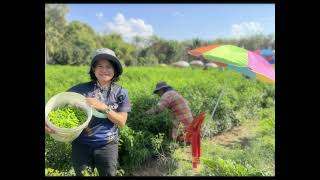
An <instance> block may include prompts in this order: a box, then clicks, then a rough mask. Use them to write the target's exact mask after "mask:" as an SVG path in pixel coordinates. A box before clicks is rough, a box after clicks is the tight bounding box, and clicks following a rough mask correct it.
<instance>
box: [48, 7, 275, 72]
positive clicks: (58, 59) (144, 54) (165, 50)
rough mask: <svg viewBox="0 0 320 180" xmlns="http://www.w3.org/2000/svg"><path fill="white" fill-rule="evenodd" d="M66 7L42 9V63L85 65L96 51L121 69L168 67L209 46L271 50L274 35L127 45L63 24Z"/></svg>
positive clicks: (77, 24) (141, 40) (114, 36)
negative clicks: (108, 53)
mask: <svg viewBox="0 0 320 180" xmlns="http://www.w3.org/2000/svg"><path fill="white" fill-rule="evenodd" d="M68 12H69V9H68V6H67V5H66V4H46V5H45V47H46V52H45V53H46V63H47V64H61V65H76V66H78V65H89V63H90V60H91V56H92V52H93V51H94V50H95V49H97V48H100V47H108V48H110V49H112V50H114V51H115V53H116V55H117V56H118V58H119V59H120V60H121V63H123V65H125V66H148V65H157V64H171V63H173V62H177V61H180V60H184V61H188V62H189V61H191V60H193V59H195V57H192V56H190V55H188V50H190V49H194V48H197V47H200V46H204V45H209V44H231V45H236V46H239V47H242V48H245V49H248V50H252V51H254V50H258V49H274V48H275V43H274V41H275V40H274V39H275V38H274V34H268V35H265V34H256V35H252V36H248V37H243V38H218V39H214V40H209V41H208V40H201V39H199V38H192V39H190V40H184V41H176V40H167V39H164V38H161V37H158V36H156V35H153V36H151V37H149V38H144V37H140V36H135V37H134V38H133V40H132V41H131V42H130V43H129V42H126V41H125V40H124V38H123V37H122V35H121V34H118V33H109V34H99V33H97V32H95V31H94V30H93V28H92V27H90V25H88V24H86V23H84V22H80V21H71V22H67V21H66V18H65V17H66V15H67V14H68Z"/></svg>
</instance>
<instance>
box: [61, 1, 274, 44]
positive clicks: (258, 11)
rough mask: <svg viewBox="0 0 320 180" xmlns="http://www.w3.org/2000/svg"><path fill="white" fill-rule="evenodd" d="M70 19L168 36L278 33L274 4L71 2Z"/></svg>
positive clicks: (102, 28)
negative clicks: (276, 30)
mask: <svg viewBox="0 0 320 180" xmlns="http://www.w3.org/2000/svg"><path fill="white" fill-rule="evenodd" d="M68 7H69V13H68V15H67V20H68V21H69V22H70V21H72V20H79V21H81V22H85V23H87V24H89V25H90V26H91V27H92V28H93V29H94V30H95V31H96V32H99V33H110V32H118V33H120V34H122V35H123V37H124V38H125V39H126V40H128V41H130V39H131V38H132V37H133V36H135V35H140V36H143V37H150V36H151V35H157V36H159V37H161V38H164V39H170V40H179V41H181V40H186V39H192V38H200V39H202V40H214V39H216V38H231V37H243V36H247V35H251V34H255V33H263V34H270V33H274V32H275V6H274V4H69V5H68Z"/></svg>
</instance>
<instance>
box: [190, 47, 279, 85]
mask: <svg viewBox="0 0 320 180" xmlns="http://www.w3.org/2000/svg"><path fill="white" fill-rule="evenodd" d="M198 49H200V48H198ZM201 50H202V51H201V52H202V54H201V56H202V57H203V58H205V59H207V60H209V61H210V60H211V61H214V62H220V63H224V64H226V65H227V68H228V69H232V70H235V71H238V72H241V73H243V74H244V75H246V76H249V77H251V78H257V79H258V80H261V81H263V82H267V83H274V81H275V71H274V68H273V67H272V65H271V64H270V63H269V62H268V61H267V60H265V59H264V58H263V57H262V56H261V55H259V54H257V53H254V52H251V51H248V50H246V49H243V48H240V47H237V46H233V45H215V46H213V45H210V46H207V48H206V47H202V48H201ZM194 52H200V51H193V50H191V51H190V52H189V54H192V53H194Z"/></svg>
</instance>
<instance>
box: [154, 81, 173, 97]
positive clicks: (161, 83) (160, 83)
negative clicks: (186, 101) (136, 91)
mask: <svg viewBox="0 0 320 180" xmlns="http://www.w3.org/2000/svg"><path fill="white" fill-rule="evenodd" d="M167 87H169V88H171V86H169V85H167V83H166V82H164V81H160V82H158V83H157V85H156V89H155V90H154V91H153V93H154V94H155V93H157V92H158V91H160V90H161V89H163V88H167Z"/></svg>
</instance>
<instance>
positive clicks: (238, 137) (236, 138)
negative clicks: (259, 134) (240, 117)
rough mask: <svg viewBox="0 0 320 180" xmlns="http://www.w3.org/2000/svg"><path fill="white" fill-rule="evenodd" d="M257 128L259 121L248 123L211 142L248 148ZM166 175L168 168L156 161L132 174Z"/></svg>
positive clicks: (220, 135)
mask: <svg viewBox="0 0 320 180" xmlns="http://www.w3.org/2000/svg"><path fill="white" fill-rule="evenodd" d="M256 127H258V122H257V121H248V122H246V123H244V124H242V125H241V126H237V127H234V128H232V129H230V130H228V131H225V132H223V133H221V134H219V135H217V136H214V137H213V138H212V139H211V140H210V141H209V142H210V143H212V144H221V145H225V146H232V145H233V144H238V143H240V144H241V145H242V146H246V145H248V144H249V141H250V139H251V138H252V137H254V135H255V131H256ZM187 151H191V149H190V148H187ZM189 153H191V152H189ZM166 174H167V170H166V168H165V167H163V166H161V165H159V164H158V163H157V161H156V160H149V161H147V162H146V163H145V164H144V165H143V166H142V167H141V168H139V169H137V170H135V171H134V172H132V175H133V176H165V175H166Z"/></svg>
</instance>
